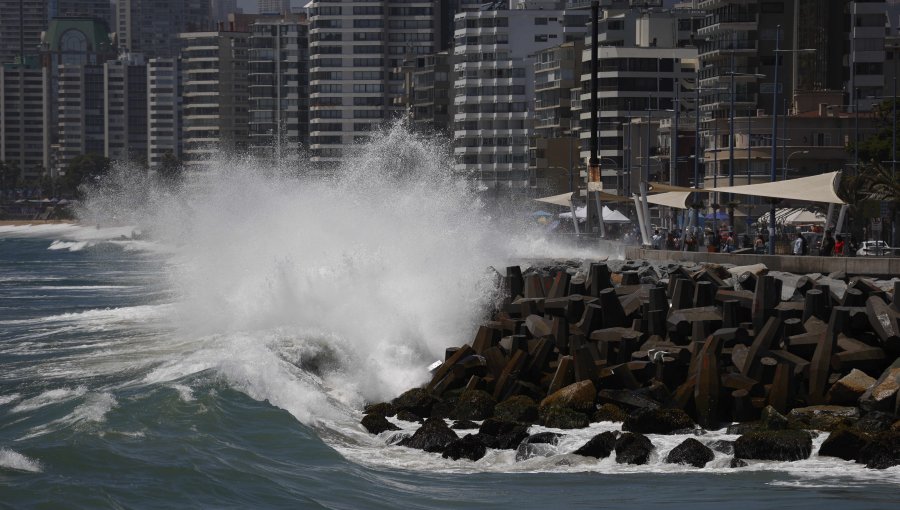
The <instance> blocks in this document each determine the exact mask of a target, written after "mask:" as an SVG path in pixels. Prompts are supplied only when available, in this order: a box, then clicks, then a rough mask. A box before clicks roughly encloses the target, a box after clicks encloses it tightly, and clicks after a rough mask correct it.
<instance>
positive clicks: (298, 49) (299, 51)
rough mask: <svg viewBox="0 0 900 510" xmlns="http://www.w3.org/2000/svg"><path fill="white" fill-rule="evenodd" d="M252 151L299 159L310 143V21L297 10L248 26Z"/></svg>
mask: <svg viewBox="0 0 900 510" xmlns="http://www.w3.org/2000/svg"><path fill="white" fill-rule="evenodd" d="M249 54H250V70H249V96H250V116H249V118H250V150H251V152H252V153H253V154H255V155H257V156H259V157H269V158H271V157H272V155H274V157H275V159H276V160H277V161H282V160H288V161H290V160H293V161H296V160H299V155H300V150H301V148H305V147H306V146H307V145H308V143H309V85H308V83H309V23H308V22H307V21H306V19H305V18H303V17H301V16H299V15H293V16H286V17H282V18H271V19H260V20H258V21H257V22H256V23H254V24H253V25H251V26H250V50H249Z"/></svg>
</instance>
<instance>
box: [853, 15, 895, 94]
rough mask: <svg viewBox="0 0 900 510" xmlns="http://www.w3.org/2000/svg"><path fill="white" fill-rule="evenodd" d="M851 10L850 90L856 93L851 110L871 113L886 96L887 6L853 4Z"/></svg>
mask: <svg viewBox="0 0 900 510" xmlns="http://www.w3.org/2000/svg"><path fill="white" fill-rule="evenodd" d="M848 8H849V16H850V20H849V21H850V23H849V26H850V34H849V40H850V48H849V62H850V76H849V80H848V82H847V88H846V90H849V91H853V94H852V95H851V99H850V101H849V106H850V107H851V109H852V110H859V111H871V110H872V107H873V106H875V105H877V104H879V103H881V102H882V101H883V97H882V96H884V86H885V70H884V65H885V47H884V41H885V35H886V32H887V30H886V26H887V23H888V19H887V4H886V2H885V0H865V1H851V2H849V5H848Z"/></svg>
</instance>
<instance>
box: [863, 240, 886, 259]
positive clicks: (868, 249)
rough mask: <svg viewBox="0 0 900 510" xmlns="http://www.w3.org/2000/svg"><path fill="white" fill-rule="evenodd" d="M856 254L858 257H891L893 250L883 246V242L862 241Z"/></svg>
mask: <svg viewBox="0 0 900 510" xmlns="http://www.w3.org/2000/svg"><path fill="white" fill-rule="evenodd" d="M856 254H857V255H858V256H860V257H865V256H867V255H873V256H874V255H893V254H894V249H893V248H891V247H890V246H888V245H887V244H885V242H884V241H863V243H862V245H861V246H860V248H859V250H857V251H856Z"/></svg>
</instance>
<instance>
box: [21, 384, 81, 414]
mask: <svg viewBox="0 0 900 510" xmlns="http://www.w3.org/2000/svg"><path fill="white" fill-rule="evenodd" d="M85 393H87V387H85V386H78V387H76V388H56V389H53V390H47V391H45V392H43V393H41V394H40V395H38V396H36V397H32V398H29V399H26V400H23V401H21V402H19V404H17V405H16V406H15V407H13V408H12V409H10V412H11V413H24V412H28V411H34V410H35V409H40V408H42V407H46V406H49V405H53V404H58V403H60V402H65V401H68V400H72V399H73V398H77V397H80V396H82V395H84V394H85Z"/></svg>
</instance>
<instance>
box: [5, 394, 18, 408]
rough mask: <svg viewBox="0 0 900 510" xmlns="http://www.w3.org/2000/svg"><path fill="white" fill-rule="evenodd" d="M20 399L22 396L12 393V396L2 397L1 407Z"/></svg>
mask: <svg viewBox="0 0 900 510" xmlns="http://www.w3.org/2000/svg"><path fill="white" fill-rule="evenodd" d="M20 398H22V396H21V395H19V394H18V393H12V394H10V395H0V406H5V405H6V404H9V403H11V402H15V401H16V400H19V399H20Z"/></svg>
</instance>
